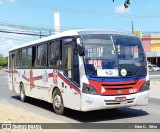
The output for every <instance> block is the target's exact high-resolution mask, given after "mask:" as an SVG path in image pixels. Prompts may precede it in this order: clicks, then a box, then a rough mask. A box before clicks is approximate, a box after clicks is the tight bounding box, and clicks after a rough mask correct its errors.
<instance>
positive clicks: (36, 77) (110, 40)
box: [8, 30, 150, 114]
mask: <svg viewBox="0 0 160 132" xmlns="http://www.w3.org/2000/svg"><path fill="white" fill-rule="evenodd" d="M8 73H9V75H8V77H9V89H10V90H12V91H15V92H16V93H19V94H20V99H21V101H26V100H27V98H28V97H33V98H36V99H40V100H44V101H47V102H49V103H52V104H53V109H54V111H55V113H57V114H63V113H64V112H65V110H66V108H69V109H74V110H78V111H91V110H101V109H111V108H120V107H131V106H140V105H147V104H148V92H149V86H150V82H149V76H148V70H147V62H146V55H145V52H144V50H143V46H142V44H141V40H140V39H139V38H138V37H137V36H135V35H133V34H127V33H122V32H108V31H105V30H71V31H65V32H62V33H59V34H56V35H52V36H49V37H46V38H42V39H39V40H36V41H33V42H29V43H27V44H24V45H20V46H17V47H14V48H12V49H10V50H9V72H8Z"/></svg>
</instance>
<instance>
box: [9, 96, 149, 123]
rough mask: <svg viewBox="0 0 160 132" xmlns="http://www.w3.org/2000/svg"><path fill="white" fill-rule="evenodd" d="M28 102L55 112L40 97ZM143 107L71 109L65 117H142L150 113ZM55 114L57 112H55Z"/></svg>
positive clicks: (89, 120)
mask: <svg viewBox="0 0 160 132" xmlns="http://www.w3.org/2000/svg"><path fill="white" fill-rule="evenodd" d="M12 98H14V99H17V100H20V98H19V96H12ZM27 103H28V104H31V105H34V106H36V107H39V108H42V109H44V110H47V111H49V112H53V107H52V104H50V103H48V102H45V101H41V100H38V99H34V98H30V99H29V100H28V101H27ZM142 109H143V107H142ZM142 109H136V107H133V108H118V109H106V110H96V111H89V112H80V111H76V110H70V109H69V111H68V113H67V114H66V115H63V116H64V117H67V118H70V119H73V120H76V121H78V122H84V123H92V122H99V121H111V120H118V119H127V118H133V117H142V116H146V115H149V113H147V112H146V111H143V110H142ZM53 114H55V113H54V112H53Z"/></svg>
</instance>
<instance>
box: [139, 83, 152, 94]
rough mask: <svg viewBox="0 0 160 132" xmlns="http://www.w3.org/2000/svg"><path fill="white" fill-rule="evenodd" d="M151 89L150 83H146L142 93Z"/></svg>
mask: <svg viewBox="0 0 160 132" xmlns="http://www.w3.org/2000/svg"><path fill="white" fill-rule="evenodd" d="M149 89H150V81H147V82H146V83H144V84H143V86H142V87H141V90H140V92H144V91H147V90H149Z"/></svg>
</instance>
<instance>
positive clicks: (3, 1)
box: [0, 0, 16, 4]
mask: <svg viewBox="0 0 160 132" xmlns="http://www.w3.org/2000/svg"><path fill="white" fill-rule="evenodd" d="M5 2H16V0H0V4H3V3H5Z"/></svg>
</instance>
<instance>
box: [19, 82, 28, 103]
mask: <svg viewBox="0 0 160 132" xmlns="http://www.w3.org/2000/svg"><path fill="white" fill-rule="evenodd" d="M20 100H21V101H22V102H26V101H27V96H26V95H25V89H24V85H23V83H21V84H20Z"/></svg>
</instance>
